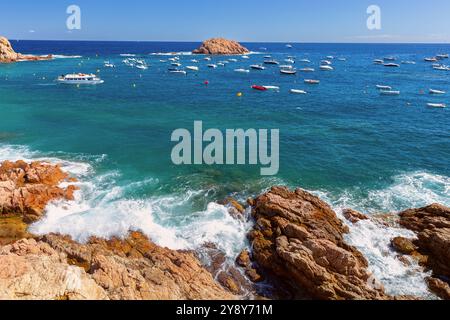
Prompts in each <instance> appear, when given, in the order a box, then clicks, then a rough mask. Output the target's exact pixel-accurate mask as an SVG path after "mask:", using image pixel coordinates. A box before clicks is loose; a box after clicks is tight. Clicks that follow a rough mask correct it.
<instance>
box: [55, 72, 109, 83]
mask: <svg viewBox="0 0 450 320" xmlns="http://www.w3.org/2000/svg"><path fill="white" fill-rule="evenodd" d="M56 81H57V82H59V83H64V84H76V85H79V84H102V83H104V82H105V81H103V80H102V79H100V78H99V77H98V76H96V75H95V74H84V73H76V74H66V75H62V76H60V77H58V79H57V80H56Z"/></svg>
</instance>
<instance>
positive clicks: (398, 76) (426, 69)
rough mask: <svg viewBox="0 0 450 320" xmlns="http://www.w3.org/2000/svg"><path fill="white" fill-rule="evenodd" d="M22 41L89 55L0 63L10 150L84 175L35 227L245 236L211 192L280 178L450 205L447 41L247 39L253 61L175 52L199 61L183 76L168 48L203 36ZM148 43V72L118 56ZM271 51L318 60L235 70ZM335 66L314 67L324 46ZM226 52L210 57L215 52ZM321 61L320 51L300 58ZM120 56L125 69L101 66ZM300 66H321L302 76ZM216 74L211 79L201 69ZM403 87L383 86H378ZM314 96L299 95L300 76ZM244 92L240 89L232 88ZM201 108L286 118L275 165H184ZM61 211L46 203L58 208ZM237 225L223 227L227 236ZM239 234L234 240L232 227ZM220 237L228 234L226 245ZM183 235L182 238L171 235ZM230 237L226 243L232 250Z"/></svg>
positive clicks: (213, 117) (378, 197)
mask: <svg viewBox="0 0 450 320" xmlns="http://www.w3.org/2000/svg"><path fill="white" fill-rule="evenodd" d="M12 44H13V46H14V47H15V48H16V50H17V51H19V52H23V53H33V54H48V53H53V54H58V55H65V56H73V55H75V56H81V57H79V58H68V59H56V60H54V61H46V62H34V63H18V64H11V65H1V66H0V143H1V146H2V156H1V158H8V157H9V158H11V157H30V158H36V157H53V158H57V159H60V160H65V161H67V163H66V165H67V166H68V168H69V169H71V170H73V172H75V173H77V175H78V176H79V177H80V178H81V179H80V180H81V181H82V183H83V184H82V189H83V194H82V195H80V199H79V200H78V202H77V206H76V207H74V208H73V209H72V211H70V212H65V213H61V208H60V207H59V208H54V209H55V210H54V212H55V213H54V215H53V216H52V215H51V214H49V216H52V217H53V218H52V219H53V220H52V219H49V221H46V222H44V223H43V224H41V225H40V226H38V227H37V228H38V229H39V228H40V229H39V231H42V232H45V231H47V230H51V231H54V230H56V231H62V232H66V233H70V234H73V235H74V236H77V237H79V238H83V237H85V236H87V235H90V234H99V235H105V236H108V235H112V234H117V233H121V232H125V231H126V230H127V229H128V228H130V227H132V228H136V229H144V230H145V231H146V232H147V233H148V234H149V235H150V236H153V237H154V238H157V239H162V240H161V242H163V243H164V244H172V243H174V242H176V241H179V240H180V239H182V243H181V244H179V246H190V245H191V246H195V245H199V244H200V243H201V242H202V241H205V240H211V239H212V240H215V241H219V242H220V241H222V240H221V239H224V238H226V239H228V238H229V239H228V240H229V242H230V243H236V241H237V242H238V243H239V241H245V240H244V239H241V240H239V239H240V238H239V237H241V236H242V232H241V231H242V230H235V229H236V228H237V227H236V226H235V225H234V224H233V223H234V222H230V221H228V220H226V218H225V216H224V215H223V211H221V208H217V207H215V206H214V205H212V204H211V202H214V201H217V200H221V199H223V198H224V197H226V196H228V195H234V196H236V197H238V198H240V199H242V200H244V199H246V197H248V196H253V195H256V194H258V193H260V192H262V191H263V190H265V189H266V188H268V187H270V186H271V185H273V184H285V185H288V186H291V187H296V186H299V187H303V188H306V189H308V190H312V191H315V192H318V193H319V194H321V195H322V196H323V197H324V198H326V199H327V200H328V201H330V202H331V203H332V204H333V205H334V206H335V207H336V208H340V207H343V206H350V207H354V208H356V209H360V210H364V211H368V212H379V211H382V212H386V211H395V210H401V209H404V208H407V207H410V206H416V205H417V206H418V205H425V204H428V203H430V202H435V201H437V202H441V203H444V204H450V178H449V177H450V166H449V157H450V143H449V141H450V121H449V120H450V109H430V108H427V107H426V104H427V103H429V102H439V103H450V101H449V95H448V94H447V95H444V96H439V97H435V96H431V95H429V94H428V90H429V89H430V88H433V89H440V90H445V91H448V92H449V91H450V73H449V72H444V71H435V70H433V69H432V67H431V65H430V64H429V63H426V62H424V60H423V59H424V58H425V57H428V56H433V55H436V54H438V53H447V52H450V46H449V45H375V44H373V45H364V44H296V45H294V48H293V49H288V48H286V46H285V44H255V43H252V44H245V45H246V46H247V47H248V48H249V49H250V50H252V51H254V52H261V50H262V49H261V48H262V47H265V48H267V51H264V52H261V53H260V54H252V55H250V59H249V60H245V59H242V58H241V57H237V59H238V60H239V61H238V62H236V63H230V64H228V65H227V66H226V67H219V68H217V69H214V70H213V69H208V68H207V67H206V65H207V63H208V62H206V61H203V57H193V56H190V55H180V60H181V63H182V64H183V66H186V65H192V64H193V63H192V62H190V60H191V59H194V58H196V59H199V60H200V63H199V64H198V65H199V67H200V71H199V72H198V73H189V74H188V75H187V76H179V75H173V74H169V73H168V72H167V69H168V62H160V60H161V59H163V60H167V59H168V58H169V56H157V55H151V53H158V52H188V51H191V50H192V49H194V48H195V47H197V46H198V43H163V42H161V43H152V42H120V43H119V42H117V43H115V42H54V41H37V42H36V41H20V42H15V41H14V42H13V43H12ZM125 53H130V54H137V55H138V57H139V58H143V59H145V60H146V61H147V63H148V64H149V65H150V68H149V69H148V70H138V69H135V68H130V67H127V66H125V65H124V64H123V63H122V60H123V59H125V58H124V57H121V56H120V54H125ZM268 54H270V55H272V56H273V57H274V58H276V59H278V60H280V61H283V60H284V59H286V58H287V56H289V55H292V56H296V57H297V67H299V68H303V67H313V68H315V69H316V72H314V73H308V74H305V73H299V74H298V75H297V76H294V77H290V76H281V75H280V74H279V71H278V68H277V67H276V66H275V67H270V66H269V67H268V69H267V70H265V71H251V72H250V74H239V73H236V72H234V71H233V70H234V69H237V68H248V67H249V65H251V64H254V63H260V62H262V61H263V56H265V55H268ZM329 55H333V56H335V57H336V58H337V57H343V58H346V61H345V62H344V61H338V60H337V59H335V60H334V62H333V66H334V68H335V70H334V71H331V72H323V71H319V70H318V69H319V62H320V60H322V59H324V58H325V57H326V56H329ZM385 56H395V57H397V59H398V62H400V61H402V60H413V61H416V65H401V67H400V68H396V69H391V68H386V67H383V66H376V65H374V64H373V63H372V61H373V60H374V59H377V58H383V57H385ZM227 58H228V57H213V62H217V61H220V60H225V59H227ZM302 58H307V59H310V60H311V61H312V62H311V64H309V65H308V64H302V63H300V62H299V61H298V60H300V59H302ZM105 60H110V61H111V62H113V63H115V64H116V65H117V68H116V69H106V68H104V67H103V61H105ZM69 72H84V73H89V72H93V73H98V74H99V75H100V76H101V77H102V78H103V79H104V80H105V83H104V84H102V85H98V86H95V87H80V88H78V87H74V86H65V85H57V84H55V82H54V79H55V78H56V77H57V76H58V75H60V74H66V73H69ZM305 78H311V79H319V80H321V84H320V85H318V86H307V85H305V84H304V83H303V80H304V79H305ZM206 80H208V81H209V83H210V84H209V85H208V86H205V85H204V84H203V83H204V81H206ZM253 84H259V85H277V86H280V87H281V91H280V92H279V93H275V92H256V91H252V89H251V88H250V87H251V85H253ZM377 84H384V85H390V86H393V87H394V88H395V89H397V90H400V91H401V95H400V96H399V97H385V96H380V95H379V92H378V91H377V90H376V88H375V86H376V85H377ZM293 88H296V89H304V90H306V91H308V94H307V95H292V94H290V93H289V90H290V89H293ZM238 92H242V94H243V96H242V97H237V95H236V94H237V93H238ZM195 120H202V121H203V123H204V127H205V128H219V129H222V130H224V129H227V128H230V129H233V128H244V129H248V128H256V129H259V128H266V129H280V140H281V141H280V153H281V158H280V165H281V167H280V172H279V174H278V175H277V176H276V177H272V178H267V177H266V178H263V177H261V176H260V175H259V167H248V166H244V167H241V166H232V167H224V166H214V167H207V166H184V167H177V166H174V165H173V164H172V163H171V160H170V153H171V148H172V147H173V146H174V144H173V143H171V142H170V136H171V133H172V131H173V130H175V129H178V128H188V129H191V130H192V126H193V122H194V121H195ZM50 211H51V210H50ZM227 237H228V238H227ZM236 239H238V240H236ZM228 240H224V243H228V242H227V241H228ZM174 246H175V247H176V245H174ZM230 250H231V249H230Z"/></svg>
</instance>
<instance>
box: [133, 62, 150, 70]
mask: <svg viewBox="0 0 450 320" xmlns="http://www.w3.org/2000/svg"><path fill="white" fill-rule="evenodd" d="M136 68H138V69H141V70H147V69H148V66H147V65H145V64H142V63H139V64H137V65H136Z"/></svg>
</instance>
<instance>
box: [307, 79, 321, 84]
mask: <svg viewBox="0 0 450 320" xmlns="http://www.w3.org/2000/svg"><path fill="white" fill-rule="evenodd" d="M305 83H307V84H319V83H320V80H311V79H305Z"/></svg>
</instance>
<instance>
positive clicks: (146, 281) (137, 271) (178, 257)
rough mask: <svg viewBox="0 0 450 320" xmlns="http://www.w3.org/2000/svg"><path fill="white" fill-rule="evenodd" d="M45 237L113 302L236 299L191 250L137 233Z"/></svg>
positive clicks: (47, 241)
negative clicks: (162, 244)
mask: <svg viewBox="0 0 450 320" xmlns="http://www.w3.org/2000/svg"><path fill="white" fill-rule="evenodd" d="M42 241H43V242H45V243H48V244H49V245H50V246H51V247H53V248H55V249H56V250H57V251H58V252H62V253H64V254H66V255H67V257H68V261H69V262H70V263H72V264H74V265H77V266H80V267H83V268H84V269H85V270H87V272H88V274H90V275H91V277H92V279H94V280H95V282H96V283H97V284H98V285H99V286H100V287H102V288H103V289H104V290H105V292H106V293H107V295H108V297H109V298H110V299H113V300H202V299H205V300H207V299H219V300H224V299H236V298H237V297H236V296H234V295H233V294H231V293H230V292H228V291H226V290H225V289H224V288H222V287H221V286H220V285H219V284H218V283H217V282H216V281H214V279H213V277H212V275H211V273H209V272H208V271H207V270H206V269H205V268H204V267H202V265H201V264H200V262H199V260H198V259H197V258H196V257H195V255H194V254H193V253H191V252H178V251H173V250H169V249H166V248H161V247H159V246H157V245H155V244H153V243H152V242H150V241H149V240H148V239H147V238H146V237H145V236H144V235H142V234H141V233H138V232H132V233H131V234H130V236H129V237H128V238H127V239H126V240H120V239H111V240H103V239H97V238H92V239H91V240H90V241H89V242H88V243H87V244H79V243H77V242H74V241H72V240H71V239H70V238H69V237H62V236H59V235H46V236H44V237H43V238H42Z"/></svg>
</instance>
